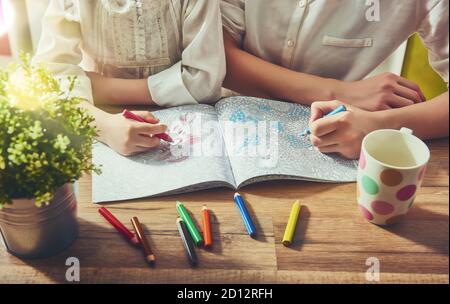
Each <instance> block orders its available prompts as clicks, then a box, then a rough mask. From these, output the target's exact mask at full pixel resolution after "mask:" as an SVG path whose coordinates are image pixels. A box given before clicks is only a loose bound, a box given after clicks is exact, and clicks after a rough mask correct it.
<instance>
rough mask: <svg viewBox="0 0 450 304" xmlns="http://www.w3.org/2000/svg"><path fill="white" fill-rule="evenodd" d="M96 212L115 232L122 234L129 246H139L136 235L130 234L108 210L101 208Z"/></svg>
mask: <svg viewBox="0 0 450 304" xmlns="http://www.w3.org/2000/svg"><path fill="white" fill-rule="evenodd" d="M98 212H99V213H100V214H101V215H102V216H103V217H104V218H105V219H106V220H107V221H108V222H109V223H110V224H111V225H112V226H113V227H114V228H116V230H117V231H118V232H119V233H120V234H122V235H123V236H124V237H125V238H126V239H127V240H128V241H129V242H131V244H133V245H135V246H137V245H139V239H138V238H137V237H136V235H135V234H134V233H133V232H131V231H130V230H129V229H128V228H127V227H125V225H124V224H122V223H121V222H120V221H119V220H118V219H117V218H116V217H115V216H114V215H113V214H112V213H111V212H109V210H108V209H106V208H105V207H101V208H100V209H98Z"/></svg>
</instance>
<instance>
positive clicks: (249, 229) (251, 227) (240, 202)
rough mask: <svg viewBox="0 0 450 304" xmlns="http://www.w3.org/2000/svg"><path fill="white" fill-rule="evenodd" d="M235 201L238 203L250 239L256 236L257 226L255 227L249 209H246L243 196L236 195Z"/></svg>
mask: <svg viewBox="0 0 450 304" xmlns="http://www.w3.org/2000/svg"><path fill="white" fill-rule="evenodd" d="M234 201H235V202H236V204H237V206H238V208H239V211H240V212H241V216H242V220H243V221H244V224H245V228H247V232H248V234H249V235H250V237H252V238H253V237H255V236H256V229H255V225H253V221H252V219H251V217H250V214H249V213H248V210H247V208H246V207H245V203H244V200H243V199H242V196H241V195H240V194H239V193H236V194H235V195H234Z"/></svg>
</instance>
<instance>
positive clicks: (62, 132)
mask: <svg viewBox="0 0 450 304" xmlns="http://www.w3.org/2000/svg"><path fill="white" fill-rule="evenodd" d="M75 81H76V78H75V77H68V78H67V79H65V80H64V81H62V82H60V81H58V80H57V79H56V78H54V77H52V76H51V75H50V73H49V72H48V71H47V70H46V68H45V66H44V65H43V64H30V60H29V57H28V56H22V60H21V61H20V62H19V63H17V64H13V65H11V66H10V67H9V68H8V69H6V70H1V71H0V232H1V236H0V239H1V238H2V239H3V242H4V244H5V246H6V249H7V250H8V251H9V252H11V253H12V254H14V255H16V256H19V257H23V258H37V257H46V256H50V255H53V254H55V253H57V252H59V251H61V250H63V249H65V248H66V247H68V246H69V245H70V244H71V243H72V242H73V241H74V240H75V238H76V237H77V235H78V223H77V218H76V198H75V196H74V192H73V188H72V185H73V183H74V182H75V181H76V180H77V179H79V178H80V177H81V176H82V174H83V173H87V172H90V171H91V170H94V171H98V170H97V168H94V167H93V166H92V164H91V154H92V149H91V148H92V144H93V141H94V138H95V136H96V130H95V128H94V127H92V124H91V123H92V120H93V118H92V117H91V116H90V115H88V114H87V112H86V110H84V109H83V108H82V107H80V103H81V102H82V100H81V99H79V98H76V97H72V96H71V92H72V90H73V87H74V84H75ZM64 84H66V87H65V89H63V88H64Z"/></svg>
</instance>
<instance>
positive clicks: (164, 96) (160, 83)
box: [147, 61, 198, 107]
mask: <svg viewBox="0 0 450 304" xmlns="http://www.w3.org/2000/svg"><path fill="white" fill-rule="evenodd" d="M181 73H182V65H181V61H179V62H178V63H176V64H175V65H173V66H171V67H170V68H169V69H167V70H164V71H162V72H160V73H158V74H155V75H152V76H150V77H149V78H148V81H147V83H148V89H149V90H150V95H151V96H152V99H153V101H154V102H155V103H156V104H157V105H159V106H161V107H174V106H181V105H189V104H197V103H198V102H197V101H196V100H195V99H194V97H192V95H191V93H190V92H189V91H188V89H187V88H186V86H185V84H184V82H183V79H182V77H181Z"/></svg>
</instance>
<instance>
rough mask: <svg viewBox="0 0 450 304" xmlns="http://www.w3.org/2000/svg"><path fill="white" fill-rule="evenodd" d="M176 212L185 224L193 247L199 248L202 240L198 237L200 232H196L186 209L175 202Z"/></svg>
mask: <svg viewBox="0 0 450 304" xmlns="http://www.w3.org/2000/svg"><path fill="white" fill-rule="evenodd" d="M177 210H178V213H179V214H180V217H181V219H182V220H183V222H184V223H185V224H186V227H187V228H188V230H189V233H190V234H191V237H192V240H193V241H194V243H195V245H197V246H200V245H201V244H202V243H203V238H202V236H201V235H200V232H198V229H197V227H195V224H194V222H193V221H192V219H191V217H190V216H189V213H188V211H187V209H186V207H185V206H184V205H183V204H182V203H181V202H177Z"/></svg>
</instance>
